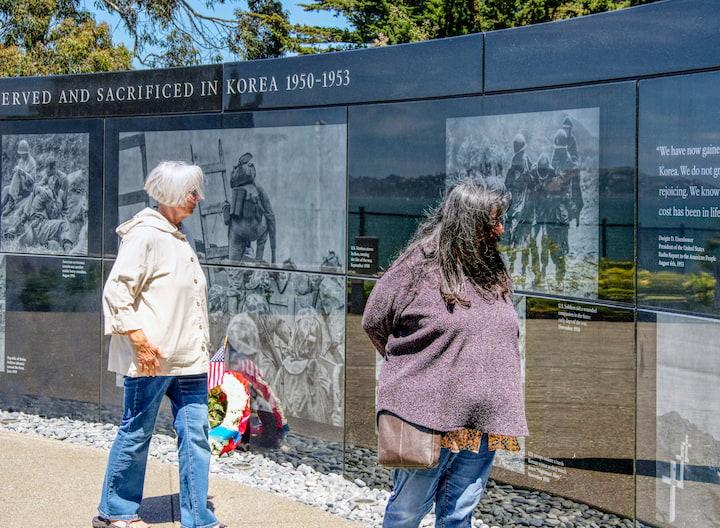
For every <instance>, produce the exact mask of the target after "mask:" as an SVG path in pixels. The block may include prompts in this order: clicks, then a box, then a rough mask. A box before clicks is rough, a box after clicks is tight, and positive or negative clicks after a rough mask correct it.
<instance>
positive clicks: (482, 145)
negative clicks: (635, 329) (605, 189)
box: [446, 108, 600, 298]
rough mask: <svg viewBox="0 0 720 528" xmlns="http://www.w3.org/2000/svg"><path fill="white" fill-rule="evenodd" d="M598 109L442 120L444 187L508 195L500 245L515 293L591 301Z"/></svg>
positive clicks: (594, 280)
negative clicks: (490, 188)
mask: <svg viewBox="0 0 720 528" xmlns="http://www.w3.org/2000/svg"><path fill="white" fill-rule="evenodd" d="M599 124H600V122H599V109H597V108H582V109H570V110H560V111H550V112H530V113H522V114H507V115H489V116H477V117H463V118H453V119H448V120H447V125H446V128H447V146H446V148H447V150H446V156H447V157H446V162H447V176H448V179H447V183H448V185H449V184H451V183H452V182H453V181H455V180H457V179H459V178H467V177H469V178H473V179H481V180H493V181H495V182H496V183H499V184H500V185H504V186H505V187H506V188H507V190H508V191H510V192H511V193H512V204H511V205H510V208H509V209H508V211H507V214H506V217H505V235H504V237H503V241H502V244H503V245H504V246H505V247H504V254H505V255H506V257H507V260H508V267H509V270H510V272H511V274H512V277H513V282H514V285H515V288H516V289H517V290H524V291H535V292H547V293H556V294H567V295H572V296H573V297H590V298H593V297H596V296H597V278H598V165H599V163H598V162H599Z"/></svg>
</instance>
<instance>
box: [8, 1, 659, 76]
mask: <svg viewBox="0 0 720 528" xmlns="http://www.w3.org/2000/svg"><path fill="white" fill-rule="evenodd" d="M203 1H204V4H203V3H202V2H203ZM240 1H241V0H200V1H199V0H22V1H20V0H0V24H1V26H0V76H14V75H38V74H53V73H82V72H96V71H111V70H119V69H129V68H130V67H131V61H132V60H133V59H134V60H135V61H137V62H138V63H140V64H143V65H146V66H151V67H168V66H187V65H193V64H201V63H211V62H220V61H223V60H228V59H229V58H235V59H242V60H246V59H262V58H270V57H279V56H282V55H286V54H290V53H297V54H305V53H317V52H321V51H333V50H339V49H349V48H357V47H364V46H382V45H385V44H399V43H404V42H417V41H421V40H429V39H434V38H441V37H449V36H454V35H464V34H467V33H474V32H479V31H490V30H494V29H503V28H511V27H516V26H522V25H527V24H534V23H538V22H548V21H552V20H561V19H564V18H571V17H575V16H580V15H587V14H591V13H598V12H602V11H608V10H613V9H619V8H623V7H629V6H632V5H638V4H644V3H650V2H653V1H655V0H309V2H310V3H308V4H304V5H303V8H304V9H305V10H306V11H308V12H328V13H332V14H334V15H336V16H337V17H339V19H341V20H343V22H346V24H342V25H340V24H339V25H338V26H337V27H322V26H313V25H303V24H291V23H290V21H289V19H288V13H287V11H285V10H283V8H282V2H281V0H247V2H246V6H247V7H246V8H244V9H243V8H240V7H238V8H236V9H234V12H233V16H231V17H229V18H222V17H218V16H215V15H214V9H215V8H216V7H217V6H219V5H225V4H227V5H234V4H238V5H239V2H240ZM83 2H84V3H83ZM88 2H92V3H93V5H94V6H95V7H96V8H98V9H100V10H104V11H107V12H108V13H110V14H112V15H116V16H118V17H119V18H120V20H121V23H122V25H123V26H124V27H125V29H126V31H127V32H128V34H129V35H130V37H131V39H132V42H133V44H132V49H131V50H128V49H127V48H126V47H125V46H124V45H115V44H113V41H112V35H111V31H110V28H109V27H108V26H107V24H97V23H96V22H95V21H94V20H93V17H92V15H91V13H90V12H88V11H87V10H86V9H85V8H84V7H83V6H85V3H88ZM341 26H343V27H341Z"/></svg>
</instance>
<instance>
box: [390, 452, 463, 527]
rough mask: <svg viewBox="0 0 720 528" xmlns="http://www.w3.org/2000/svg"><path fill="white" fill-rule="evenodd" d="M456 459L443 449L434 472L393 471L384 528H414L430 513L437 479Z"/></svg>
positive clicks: (425, 470)
mask: <svg viewBox="0 0 720 528" xmlns="http://www.w3.org/2000/svg"><path fill="white" fill-rule="evenodd" d="M455 456H456V455H455V454H454V453H452V452H451V451H449V450H448V449H442V450H440V461H439V462H438V465H437V466H436V467H434V468H433V469H396V470H395V472H394V473H393V491H392V494H391V495H390V499H389V500H388V503H387V507H386V508H385V518H384V519H383V528H417V527H418V526H419V525H420V522H421V521H422V520H423V517H425V516H426V515H427V514H428V512H429V511H430V510H431V509H432V505H433V501H434V500H435V493H436V491H437V487H438V484H439V482H440V479H441V478H442V476H443V474H444V472H445V469H446V468H447V467H448V466H449V465H450V463H451V462H452V460H453V459H454V458H455Z"/></svg>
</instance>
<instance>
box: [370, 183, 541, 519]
mask: <svg viewBox="0 0 720 528" xmlns="http://www.w3.org/2000/svg"><path fill="white" fill-rule="evenodd" d="M509 203H510V195H509V193H508V192H507V191H506V190H505V189H504V188H503V187H502V186H501V185H497V184H492V183H477V182H473V181H460V182H458V183H456V184H455V185H453V186H452V187H451V188H450V189H449V190H448V193H447V196H446V198H445V199H444V201H443V203H442V204H441V205H440V206H439V207H438V208H437V209H436V210H435V211H434V212H433V213H431V214H430V216H429V218H428V219H427V221H425V222H424V223H423V224H422V225H421V226H420V227H419V228H418V231H417V233H416V235H415V237H414V238H413V240H412V241H411V242H410V244H409V245H408V247H407V248H406V249H405V251H404V252H403V253H402V254H401V255H400V257H399V258H398V259H397V260H396V261H395V262H394V263H393V264H392V266H390V268H389V269H388V270H387V271H386V272H385V274H384V275H383V277H382V278H381V279H380V280H379V281H378V282H377V284H376V285H375V288H374V289H373V292H372V294H371V295H370V298H369V299H368V303H367V306H366V308H365V313H364V316H363V327H364V328H365V331H366V332H367V333H368V335H369V336H370V339H371V340H372V342H373V344H374V345H375V347H376V348H377V350H378V352H379V353H380V354H381V355H382V356H383V357H384V359H385V361H383V364H382V368H381V371H380V379H379V382H378V398H377V411H378V413H380V412H383V411H384V412H389V413H392V414H394V415H396V416H398V417H400V418H401V419H403V420H405V421H407V422H410V423H412V424H415V425H418V426H422V427H424V428H428V429H432V430H434V431H438V432H441V433H442V441H441V445H442V449H441V451H440V459H439V462H438V464H437V466H436V467H434V468H432V469H396V470H395V472H394V475H393V480H394V483H393V492H392V495H391V496H390V500H389V502H388V505H387V508H386V511H385V520H384V524H383V526H384V527H385V528H415V527H417V526H419V524H420V522H421V521H422V519H423V517H425V515H426V514H427V513H428V512H429V511H430V510H431V509H432V506H433V503H434V504H435V515H436V526H438V527H443V528H456V527H457V528H459V527H470V526H471V519H472V513H473V510H474V509H475V507H476V505H477V503H478V501H479V500H480V498H481V497H482V494H483V492H484V490H485V486H486V484H487V480H488V477H489V474H490V470H491V468H492V462H493V458H494V456H495V450H496V449H499V448H500V449H509V450H518V449H519V447H518V443H517V438H516V437H517V436H522V435H526V434H527V433H528V430H527V425H526V422H525V409H524V402H523V391H522V385H521V373H520V354H519V349H518V328H519V327H518V320H517V315H516V313H515V309H514V307H513V303H512V284H511V280H510V275H509V273H508V271H507V268H506V266H505V263H504V261H503V259H502V257H501V255H500V252H499V251H498V247H497V246H498V239H499V237H500V236H501V235H502V234H503V231H504V228H503V223H502V218H503V214H504V213H505V211H506V210H507V208H508V206H509Z"/></svg>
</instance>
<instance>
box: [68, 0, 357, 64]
mask: <svg viewBox="0 0 720 528" xmlns="http://www.w3.org/2000/svg"><path fill="white" fill-rule="evenodd" d="M188 3H189V4H191V5H192V6H193V9H195V10H196V11H199V12H201V13H206V14H212V15H214V16H217V17H221V18H232V17H233V11H234V10H235V9H238V8H242V9H246V8H247V3H246V2H245V1H243V0H240V1H235V0H227V1H226V3H225V4H219V5H218V6H217V7H215V8H213V9H208V8H207V7H205V0H189V2H188ZM302 3H309V0H304V1H299V2H297V1H289V0H283V1H282V4H283V9H285V10H286V11H287V12H288V13H289V18H290V22H292V23H295V24H311V25H315V26H337V27H347V25H348V24H347V22H346V21H345V19H344V18H341V17H340V18H339V17H335V16H333V15H332V14H331V13H327V12H319V13H318V12H310V13H309V12H306V11H305V10H304V9H303V8H302V7H300V4H302ZM81 4H82V5H83V7H84V8H85V9H87V10H88V11H91V12H93V13H94V14H95V20H96V21H97V22H107V23H108V24H109V25H110V28H111V29H112V36H113V42H114V43H116V44H119V43H124V44H125V45H126V46H127V47H128V49H132V47H133V46H132V39H131V38H130V36H129V35H128V34H127V31H125V28H124V26H123V24H122V23H120V18H119V17H117V16H111V15H110V14H108V13H107V12H105V11H102V10H99V9H98V8H97V6H96V5H95V2H94V1H93V0H83V1H82V2H81ZM227 60H234V59H233V58H232V57H230V56H228V58H227ZM133 66H134V67H135V68H137V69H141V68H144V66H143V65H142V64H139V63H138V62H137V61H134V62H133Z"/></svg>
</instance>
